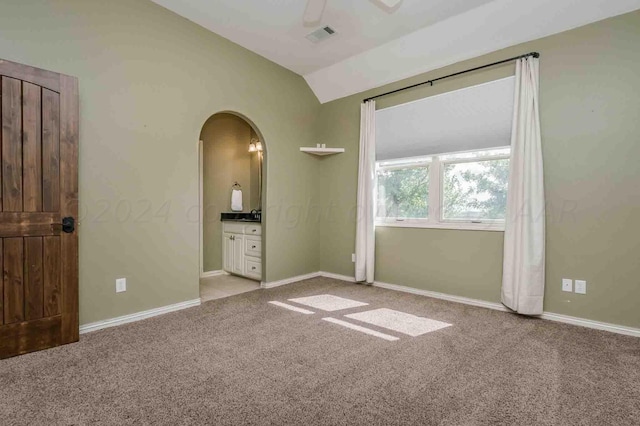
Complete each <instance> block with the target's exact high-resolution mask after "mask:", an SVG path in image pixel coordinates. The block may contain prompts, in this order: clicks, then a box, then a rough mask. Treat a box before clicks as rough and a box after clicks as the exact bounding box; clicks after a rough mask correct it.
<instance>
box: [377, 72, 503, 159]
mask: <svg viewBox="0 0 640 426" xmlns="http://www.w3.org/2000/svg"><path fill="white" fill-rule="evenodd" d="M514 87H515V77H508V78H504V79H501V80H496V81H492V82H489V83H485V84H480V85H477V86H472V87H467V88H465V89H461V90H455V91H452V92H447V93H444V94H441V95H436V96H431V97H428V98H424V99H420V100H418V101H414V102H409V103H406V104H401V105H397V106H394V107H391V108H386V109H381V110H378V111H376V159H377V160H390V159H398V158H410V157H418V156H423V155H433V154H443V153H450V152H460V151H469V150H476V149H484V148H496V147H502V146H508V145H510V144H511V123H512V121H513V94H514Z"/></svg>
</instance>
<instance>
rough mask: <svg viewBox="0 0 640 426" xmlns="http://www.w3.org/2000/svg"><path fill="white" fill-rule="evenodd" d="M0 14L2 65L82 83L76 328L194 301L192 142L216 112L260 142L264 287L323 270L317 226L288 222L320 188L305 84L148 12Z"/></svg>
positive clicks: (78, 2) (58, 7)
mask: <svg viewBox="0 0 640 426" xmlns="http://www.w3.org/2000/svg"><path fill="white" fill-rule="evenodd" d="M0 10H2V13H0V58H3V59H7V60H12V61H16V62H20V63H25V64H29V65H33V66H36V67H41V68H45V69H50V70H54V71H58V72H62V73H66V74H70V75H74V76H77V77H78V78H79V84H80V159H79V164H80V170H79V175H80V194H79V195H80V204H81V217H80V220H81V222H80V226H79V238H80V322H81V323H82V324H86V323H89V322H93V321H98V320H102V319H106V318H112V317H116V316H120V315H125V314H130V313H133V312H138V311H142V310H145V309H151V308H155V307H159V306H165V305H169V304H173V303H177V302H182V301H185V300H191V299H195V298H197V297H198V296H199V295H198V272H199V249H198V246H199V240H200V238H199V231H198V218H197V213H198V136H199V134H200V130H201V129H202V126H203V124H204V123H205V121H206V120H207V119H208V118H209V117H210V116H211V115H212V114H214V113H216V112H220V111H226V110H231V111H238V112H240V113H242V114H244V115H245V116H247V117H248V118H249V119H251V121H252V122H253V123H254V124H255V125H256V128H257V129H259V131H260V133H261V136H262V137H263V138H264V140H265V142H266V149H267V152H266V156H265V158H266V162H267V168H266V173H267V179H266V183H267V188H266V191H265V192H266V195H267V202H268V205H267V207H269V206H272V208H270V209H269V208H268V209H267V212H266V214H265V221H266V224H265V225H266V226H265V228H266V236H265V238H266V250H267V252H268V255H267V256H266V258H265V268H266V277H265V278H266V280H269V281H273V280H278V279H283V278H287V277H291V276H295V275H300V274H305V273H309V272H312V271H317V270H318V262H317V248H316V247H317V244H316V241H317V230H316V228H315V227H312V226H305V218H304V217H299V216H296V217H293V218H292V217H289V216H287V213H288V212H291V211H293V212H295V211H298V210H299V209H300V208H301V206H306V205H307V204H308V203H309V200H310V199H311V198H312V197H314V196H316V188H317V185H316V179H317V164H318V163H317V162H314V159H313V158H309V157H308V156H305V155H303V154H301V153H300V152H299V151H298V147H299V146H302V145H308V144H311V143H315V138H314V137H313V136H314V133H313V130H314V124H313V123H314V122H315V120H316V117H317V114H318V111H319V107H320V105H319V103H318V102H317V100H316V98H315V96H314V95H313V93H312V92H311V90H310V89H309V88H308V87H307V85H306V83H305V82H304V80H303V79H302V78H301V77H300V76H298V75H295V74H294V73H292V72H290V71H287V70H285V69H284V68H282V67H280V66H278V65H276V64H274V63H272V62H269V61H267V60H265V59H264V58H261V57H259V56H258V55H255V54H253V53H251V52H249V51H248V50H245V49H243V48H241V47H239V46H237V45H235V44H233V43H231V42H229V41H228V40H226V39H223V38H222V37H219V36H217V35H215V34H212V33H211V32H209V31H207V30H205V29H203V28H201V27H199V26H197V25H195V24H193V23H191V22H189V21H187V20H186V19H183V18H181V17H179V16H177V15H175V14H173V13H171V12H169V11H167V10H165V9H163V8H162V7H160V6H158V5H156V4H154V3H152V2H150V1H147V0H135V1H132V0H110V1H101V0H30V1H13V0H2V1H0ZM293 177H295V178H293ZM129 208H130V209H131V213H129ZM119 277H126V278H127V279H128V281H127V284H128V289H127V292H126V293H120V294H116V293H115V279H116V278H119Z"/></svg>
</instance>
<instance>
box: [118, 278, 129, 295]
mask: <svg viewBox="0 0 640 426" xmlns="http://www.w3.org/2000/svg"><path fill="white" fill-rule="evenodd" d="M124 291H127V279H126V278H118V279H117V280H116V293H122V292H124Z"/></svg>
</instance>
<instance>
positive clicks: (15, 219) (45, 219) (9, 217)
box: [0, 212, 62, 238]
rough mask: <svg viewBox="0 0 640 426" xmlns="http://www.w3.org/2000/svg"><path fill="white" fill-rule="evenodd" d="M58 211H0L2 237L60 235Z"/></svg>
mask: <svg viewBox="0 0 640 426" xmlns="http://www.w3.org/2000/svg"><path fill="white" fill-rule="evenodd" d="M59 216H60V215H59V214H57V213H36V212H34V213H29V212H27V213H20V212H0V238H6V237H39V236H44V235H59V234H60V232H61V228H62V225H61V224H60V225H58V223H59V221H60V219H59Z"/></svg>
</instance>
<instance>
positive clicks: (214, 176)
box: [200, 114, 260, 272]
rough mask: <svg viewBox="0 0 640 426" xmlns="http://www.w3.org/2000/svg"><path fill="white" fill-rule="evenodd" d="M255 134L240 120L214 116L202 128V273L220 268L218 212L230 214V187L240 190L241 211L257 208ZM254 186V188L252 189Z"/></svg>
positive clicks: (220, 223)
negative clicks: (236, 186)
mask: <svg viewBox="0 0 640 426" xmlns="http://www.w3.org/2000/svg"><path fill="white" fill-rule="evenodd" d="M252 136H253V137H255V132H254V131H253V129H252V128H251V126H250V125H249V123H247V122H246V121H244V120H243V119H242V118H240V117H238V116H237V115H233V114H215V115H213V116H212V117H211V118H209V119H208V120H207V122H206V123H205V125H204V126H203V127H202V132H201V133H200V140H201V141H203V149H202V153H203V155H202V157H203V173H202V183H203V185H202V189H203V191H202V193H203V194H202V195H203V197H202V199H203V215H202V218H203V223H202V234H203V236H202V242H203V256H202V257H203V259H202V260H203V266H204V271H205V272H208V271H218V270H220V269H222V222H220V213H222V212H230V211H231V187H232V186H233V184H234V183H235V182H237V183H238V184H240V186H241V187H242V196H243V197H242V198H243V200H242V207H243V210H242V211H243V212H249V211H251V210H252V209H257V208H258V206H259V204H260V203H259V200H258V188H257V187H258V186H259V182H258V179H257V175H258V169H259V167H258V162H257V161H256V159H257V158H258V153H256V152H249V143H250V141H251V138H252ZM254 186H255V188H254Z"/></svg>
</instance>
